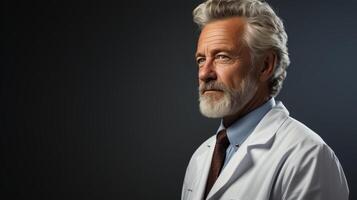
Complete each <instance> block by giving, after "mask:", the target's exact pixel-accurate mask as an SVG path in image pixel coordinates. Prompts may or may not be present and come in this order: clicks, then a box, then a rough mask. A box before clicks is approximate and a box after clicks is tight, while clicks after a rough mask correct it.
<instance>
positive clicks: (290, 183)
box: [271, 144, 349, 200]
mask: <svg viewBox="0 0 357 200" xmlns="http://www.w3.org/2000/svg"><path fill="white" fill-rule="evenodd" d="M302 146H303V145H302ZM296 152H297V153H295V154H292V155H291V156H290V157H289V158H288V159H287V160H286V162H285V163H284V165H283V166H282V168H281V170H280V172H279V175H278V177H277V180H276V182H275V186H274V188H273V194H272V198H271V199H273V200H337V199H338V200H348V196H349V189H348V185H347V181H346V177H345V175H344V172H343V169H342V167H341V165H340V162H339V161H338V159H337V157H336V156H335V154H334V152H333V151H332V150H331V149H330V148H329V147H328V146H327V145H326V144H318V145H314V146H310V147H309V148H302V147H301V149H298V150H297V151H296Z"/></svg>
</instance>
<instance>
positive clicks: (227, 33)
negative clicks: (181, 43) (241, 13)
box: [197, 17, 246, 53]
mask: <svg viewBox="0 0 357 200" xmlns="http://www.w3.org/2000/svg"><path fill="white" fill-rule="evenodd" d="M245 24H246V22H245V20H244V19H243V18H241V17H232V18H227V19H222V20H217V21H213V22H210V23H208V24H207V25H205V26H204V27H203V29H202V31H201V34H200V37H199V39H198V43H197V53H200V52H201V51H207V50H211V49H212V50H213V49H215V48H228V49H234V48H238V47H239V46H240V40H241V39H242V36H243V33H244V28H245Z"/></svg>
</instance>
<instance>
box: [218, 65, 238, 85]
mask: <svg viewBox="0 0 357 200" xmlns="http://www.w3.org/2000/svg"><path fill="white" fill-rule="evenodd" d="M217 76H218V77H219V78H218V79H219V81H220V82H222V83H224V84H225V85H226V86H228V87H230V88H235V89H237V88H239V85H240V83H241V79H242V73H241V72H240V70H238V69H237V68H235V67H231V68H228V67H227V68H224V69H221V70H218V71H217Z"/></svg>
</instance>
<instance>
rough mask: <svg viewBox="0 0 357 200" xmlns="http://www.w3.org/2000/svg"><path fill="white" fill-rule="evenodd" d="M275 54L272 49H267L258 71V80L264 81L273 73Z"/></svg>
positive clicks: (275, 61) (275, 60)
mask: <svg viewBox="0 0 357 200" xmlns="http://www.w3.org/2000/svg"><path fill="white" fill-rule="evenodd" d="M277 60H278V59H277V56H276V54H275V53H274V52H273V51H269V52H268V53H267V54H266V55H265V58H264V62H263V68H262V69H261V71H260V77H259V79H260V81H262V82H265V81H267V80H269V79H270V77H271V76H272V75H273V73H274V70H275V66H276V63H277Z"/></svg>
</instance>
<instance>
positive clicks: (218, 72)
mask: <svg viewBox="0 0 357 200" xmlns="http://www.w3.org/2000/svg"><path fill="white" fill-rule="evenodd" d="M193 15H194V21H195V22H196V23H197V24H198V25H199V27H200V28H201V33H200V37H199V40H198V44H197V52H196V61H197V65H198V69H199V100H200V111H201V113H202V114H203V115H204V116H206V117H210V118H221V124H220V126H219V128H218V130H217V133H216V135H214V136H212V137H211V138H209V139H208V140H207V141H205V142H204V143H203V144H202V145H201V146H200V147H199V148H198V149H197V150H196V152H195V153H194V154H193V156H192V158H191V160H190V162H189V165H188V167H187V171H186V176H185V179H184V184H183V189H182V199H183V200H189V199H190V200H200V199H210V200H214V199H222V200H223V199H227V200H228V199H237V200H268V199H273V200H282V199H284V200H347V199H348V194H349V190H348V186H347V181H346V178H345V175H344V173H343V170H342V167H341V165H340V163H339V161H338V159H337V157H336V155H335V154H334V152H333V151H332V150H331V149H330V147H329V146H328V145H327V144H326V143H325V142H324V141H323V140H322V139H321V138H320V137H319V136H318V135H317V134H316V133H314V132H313V131H311V130H310V129H309V128H308V127H306V126H304V125H303V124H302V123H300V122H298V121H297V120H295V119H293V118H291V117H290V116H289V112H288V111H287V109H286V108H285V107H284V105H283V104H282V103H281V102H276V101H275V100H274V97H275V96H276V95H277V94H278V93H279V91H280V89H281V87H282V83H283V81H284V79H285V77H286V68H287V66H288V65H289V56H288V52H287V35H286V32H285V30H284V26H283V23H282V21H281V19H280V18H279V17H278V16H277V15H276V14H275V12H274V11H273V10H272V9H271V7H270V6H269V5H268V4H267V3H266V2H263V1H259V0H208V1H206V2H204V3H202V4H200V5H199V6H198V7H197V8H196V9H195V10H194V11H193Z"/></svg>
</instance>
